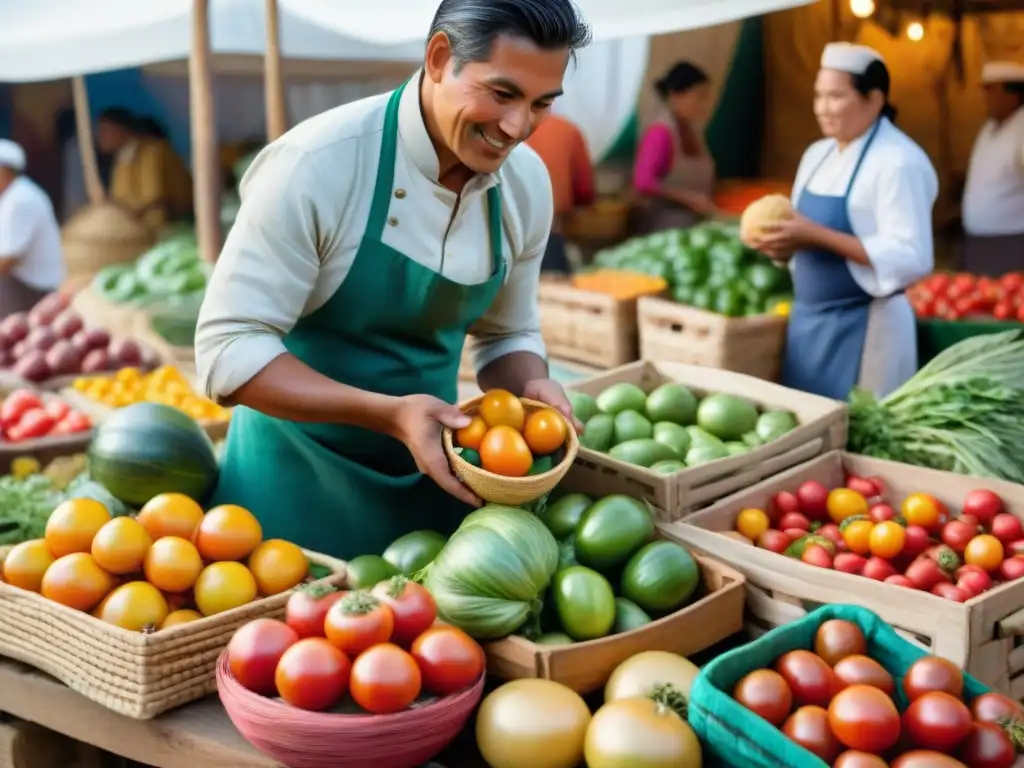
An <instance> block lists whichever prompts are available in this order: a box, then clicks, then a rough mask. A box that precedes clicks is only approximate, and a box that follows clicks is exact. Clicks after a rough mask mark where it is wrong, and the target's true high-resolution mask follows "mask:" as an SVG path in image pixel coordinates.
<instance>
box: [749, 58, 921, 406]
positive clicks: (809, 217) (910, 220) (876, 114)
mask: <svg viewBox="0 0 1024 768" xmlns="http://www.w3.org/2000/svg"><path fill="white" fill-rule="evenodd" d="M889 82H890V78H889V70H888V69H887V68H886V66H885V63H884V62H883V60H882V57H881V55H880V54H879V53H878V52H877V51H874V50H872V49H871V48H867V47H865V46H859V45H851V44H848V43H833V44H830V45H828V46H826V48H825V50H824V52H823V54H822V57H821V68H820V70H819V72H818V76H817V79H816V81H815V87H814V114H815V117H816V118H817V120H818V125H819V126H820V128H821V132H822V133H823V134H824V136H825V138H824V139H821V140H820V141H817V142H815V143H814V144H812V145H811V146H810V147H808V149H807V151H806V152H805V153H804V156H803V158H802V159H801V161H800V167H799V170H798V171H797V175H796V180H795V183H794V185H793V195H792V201H793V205H794V207H795V209H796V212H795V214H794V215H793V216H792V218H788V219H783V220H782V221H779V222H775V223H772V224H768V225H765V226H764V227H762V233H761V234H760V235H758V236H755V237H754V238H753V240H752V242H750V243H749V244H750V245H752V246H753V247H755V248H758V249H759V250H761V251H763V252H765V253H767V254H768V255H769V256H771V257H772V258H775V259H777V260H780V261H789V262H790V266H791V269H792V273H793V287H794V294H795V301H794V304H793V309H792V313H791V315H790V318H789V325H788V330H787V334H786V350H785V359H784V361H783V366H782V383H783V384H785V385H786V386H789V387H793V388H794V389H799V390H803V391H805V392H812V393H814V394H818V395H823V396H825V397H831V398H835V399H838V400H845V399H846V398H847V396H848V395H849V394H850V391H851V389H853V388H854V387H861V388H864V389H866V390H869V391H872V392H875V393H876V394H879V395H885V394H887V393H889V392H892V391H893V390H894V389H896V388H898V387H899V386H900V385H901V384H902V383H904V382H905V381H906V380H907V379H909V378H910V377H911V376H913V375H914V373H915V372H916V370H917V333H916V321H915V318H914V314H913V312H912V310H911V308H910V304H909V302H908V301H907V299H906V296H904V293H903V291H904V289H905V288H907V287H908V286H909V285H911V284H913V283H914V282H915V281H917V280H918V279H920V278H922V277H924V276H925V275H927V274H929V273H930V272H931V271H932V268H933V264H934V252H933V243H932V207H933V206H934V204H935V199H936V197H937V195H938V186H939V185H938V177H937V175H936V173H935V168H934V167H933V166H932V163H931V161H930V160H929V159H928V156H927V155H926V154H925V152H924V151H923V150H922V149H921V148H920V147H919V146H918V145H917V144H915V143H914V142H913V140H911V139H910V137H908V136H907V135H906V134H905V133H903V131H901V130H900V129H899V128H897V127H896V126H895V125H894V123H893V121H894V119H895V116H896V110H895V109H894V108H893V106H892V105H891V104H890V103H889Z"/></svg>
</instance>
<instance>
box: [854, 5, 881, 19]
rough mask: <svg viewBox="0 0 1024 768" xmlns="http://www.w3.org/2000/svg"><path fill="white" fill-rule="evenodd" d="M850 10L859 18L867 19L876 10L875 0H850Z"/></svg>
mask: <svg viewBox="0 0 1024 768" xmlns="http://www.w3.org/2000/svg"><path fill="white" fill-rule="evenodd" d="M850 12H851V13H852V14H853V15H854V16H856V17H857V18H858V19H866V18H868V17H869V16H870V15H871V14H873V13H874V12H875V0H850Z"/></svg>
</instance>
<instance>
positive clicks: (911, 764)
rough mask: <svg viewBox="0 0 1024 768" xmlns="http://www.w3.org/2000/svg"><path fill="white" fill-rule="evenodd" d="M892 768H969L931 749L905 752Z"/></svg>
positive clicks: (953, 758)
mask: <svg viewBox="0 0 1024 768" xmlns="http://www.w3.org/2000/svg"><path fill="white" fill-rule="evenodd" d="M892 768H967V766H966V765H964V764H963V763H961V762H960V761H959V760H957V759H956V758H955V757H950V756H949V755H944V754H942V753H941V752H933V751H932V750H930V749H915V750H914V751H913V752H904V753H903V754H902V755H900V756H899V757H897V758H896V760H895V761H894V762H893V764H892Z"/></svg>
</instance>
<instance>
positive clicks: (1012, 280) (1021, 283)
mask: <svg viewBox="0 0 1024 768" xmlns="http://www.w3.org/2000/svg"><path fill="white" fill-rule="evenodd" d="M999 284H1000V285H1001V286H1002V287H1003V288H1004V289H1005V290H1007V291H1019V290H1020V289H1021V288H1024V275H1022V274H1021V273H1020V272H1007V273H1006V274H1005V275H1003V276H1002V277H1000V278H999Z"/></svg>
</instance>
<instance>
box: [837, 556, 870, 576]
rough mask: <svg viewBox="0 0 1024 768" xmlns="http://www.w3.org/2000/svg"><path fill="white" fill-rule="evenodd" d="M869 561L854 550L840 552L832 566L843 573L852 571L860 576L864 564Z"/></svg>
mask: <svg viewBox="0 0 1024 768" xmlns="http://www.w3.org/2000/svg"><path fill="white" fill-rule="evenodd" d="M866 563H867V559H865V558H863V557H861V556H860V555H855V554H853V552H840V553H839V554H838V555H836V556H835V558H833V560H832V567H833V568H835V569H836V570H837V571H840V572H842V573H852V574H854V575H855V576H859V575H860V574H862V573H863V572H864V565H865V564H866Z"/></svg>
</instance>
